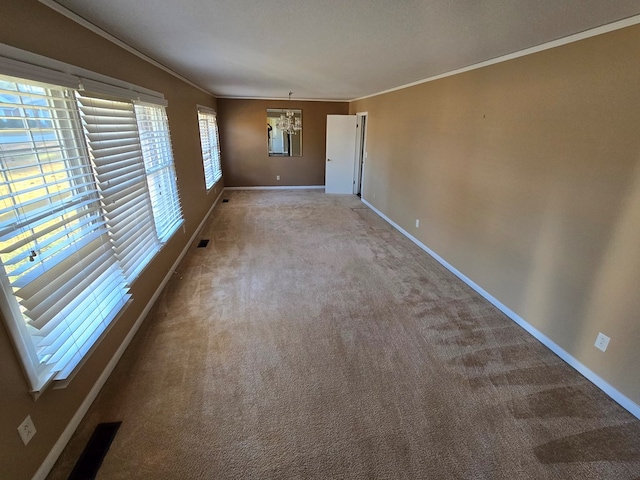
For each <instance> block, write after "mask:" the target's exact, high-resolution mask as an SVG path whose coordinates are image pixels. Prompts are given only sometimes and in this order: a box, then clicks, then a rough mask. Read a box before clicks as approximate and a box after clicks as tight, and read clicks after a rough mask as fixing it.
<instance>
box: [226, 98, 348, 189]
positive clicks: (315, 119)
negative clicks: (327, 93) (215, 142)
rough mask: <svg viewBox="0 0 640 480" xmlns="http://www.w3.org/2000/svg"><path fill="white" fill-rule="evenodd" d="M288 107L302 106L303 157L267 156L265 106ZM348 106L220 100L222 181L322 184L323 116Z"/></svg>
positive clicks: (228, 183) (234, 184)
mask: <svg viewBox="0 0 640 480" xmlns="http://www.w3.org/2000/svg"><path fill="white" fill-rule="evenodd" d="M287 107H291V108H299V109H302V135H303V136H302V157H270V156H269V155H268V153H267V108H287ZM348 110H349V104H348V103H346V102H302V101H296V100H291V102H289V101H288V100H282V101H279V100H236V99H226V98H220V99H218V118H219V123H220V149H221V151H222V169H223V171H224V178H225V185H226V186H229V187H240V186H242V187H246V186H265V185H270V186H285V185H324V169H325V146H326V145H325V143H326V130H327V115H330V114H337V115H341V114H342V115H346V114H347V113H348ZM277 175H280V181H278V180H276V176H277Z"/></svg>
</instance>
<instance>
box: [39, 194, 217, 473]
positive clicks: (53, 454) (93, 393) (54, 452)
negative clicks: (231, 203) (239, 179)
mask: <svg viewBox="0 0 640 480" xmlns="http://www.w3.org/2000/svg"><path fill="white" fill-rule="evenodd" d="M223 192H224V189H222V190H221V191H220V194H219V195H218V197H217V198H216V200H215V201H214V202H213V205H211V208H210V209H209V211H208V212H207V214H206V215H205V217H204V218H203V219H202V221H201V222H200V224H199V225H198V228H196V230H195V232H193V235H192V236H191V238H190V239H189V242H188V243H187V244H186V245H185V247H184V248H183V249H182V252H181V253H180V255H179V256H178V258H177V259H176V261H175V262H173V265H172V266H171V268H170V269H169V271H168V272H167V274H166V275H165V277H164V279H163V280H162V283H161V284H160V285H159V286H158V288H157V289H156V291H155V292H154V294H153V296H152V297H151V298H150V299H149V301H148V302H147V305H146V306H145V308H144V310H143V311H142V313H140V315H139V316H138V318H137V319H136V322H135V323H134V324H133V327H131V330H129V333H128V334H127V336H126V337H125V338H124V340H123V342H122V343H121V344H120V346H119V347H118V349H117V350H116V352H115V353H114V355H113V357H111V360H110V361H109V363H108V364H107V366H106V367H105V369H104V370H103V371H102V373H101V374H100V376H99V377H98V380H96V383H95V384H94V385H93V387H92V388H91V390H90V391H89V393H88V394H87V396H86V397H85V399H84V401H83V402H82V403H81V404H80V407H79V408H78V410H77V411H76V413H75V414H74V415H73V417H72V418H71V420H70V421H69V424H68V425H67V427H66V428H65V429H64V431H63V432H62V435H60V438H58V441H57V442H56V443H55V444H54V445H53V448H52V449H51V451H50V452H49V454H48V455H47V457H46V458H45V459H44V462H42V464H41V465H40V468H38V470H37V471H36V473H35V475H34V476H33V480H45V479H46V477H47V475H49V472H50V471H51V469H52V468H53V465H54V464H55V463H56V461H57V460H58V457H59V456H60V454H61V453H62V451H63V450H64V447H66V446H67V443H69V440H70V439H71V436H72V435H73V432H75V431H76V429H77V428H78V425H80V422H81V421H82V419H83V418H84V416H85V414H86V413H87V411H88V410H89V407H91V404H92V403H93V401H94V400H95V399H96V397H97V396H98V393H100V390H101V389H102V387H103V386H104V384H105V382H106V381H107V379H108V378H109V376H110V375H111V373H112V372H113V369H114V368H115V367H116V365H117V364H118V361H120V358H121V357H122V355H123V354H124V352H125V350H126V349H127V347H128V346H129V344H130V343H131V340H133V337H134V336H135V334H136V333H137V331H138V329H139V328H140V326H141V325H142V322H143V321H144V320H145V318H146V317H147V314H148V313H149V311H150V310H151V307H153V305H154V303H155V302H156V300H157V299H158V297H159V296H160V294H161V293H162V290H163V289H164V287H165V286H166V285H167V283H169V280H170V279H171V277H172V276H173V274H174V272H175V271H176V269H177V268H178V265H180V262H181V261H182V259H183V258H184V256H185V255H186V254H187V251H188V250H189V248H190V247H191V245H192V244H193V242H194V241H195V239H196V237H197V236H198V233H200V230H202V227H204V224H205V222H206V221H207V220H208V219H209V217H210V216H211V213H212V212H213V209H214V207H215V206H216V204H217V203H218V200H220V197H221V196H222V193H223Z"/></svg>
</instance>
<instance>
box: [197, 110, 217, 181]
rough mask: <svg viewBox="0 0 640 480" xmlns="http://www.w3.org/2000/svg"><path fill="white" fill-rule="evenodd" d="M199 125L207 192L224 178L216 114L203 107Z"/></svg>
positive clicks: (199, 113)
mask: <svg viewBox="0 0 640 480" xmlns="http://www.w3.org/2000/svg"><path fill="white" fill-rule="evenodd" d="M198 124H199V126H200V144H201V146H202V161H203V163H204V182H205V185H206V187H207V190H209V189H210V188H211V187H213V186H214V185H215V183H216V182H217V181H218V180H220V178H221V177H222V167H221V166H220V141H219V138H218V123H217V122H216V113H215V112H214V111H213V110H209V109H205V108H203V107H200V108H198Z"/></svg>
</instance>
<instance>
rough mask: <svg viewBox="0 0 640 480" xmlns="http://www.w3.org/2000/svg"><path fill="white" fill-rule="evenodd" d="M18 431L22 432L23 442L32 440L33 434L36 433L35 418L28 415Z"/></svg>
mask: <svg viewBox="0 0 640 480" xmlns="http://www.w3.org/2000/svg"><path fill="white" fill-rule="evenodd" d="M18 433H19V434H20V438H21V439H22V443H24V444H25V445H26V444H27V443H29V442H30V441H31V439H32V438H33V436H34V435H35V434H36V427H35V425H34V424H33V420H31V415H27V418H25V419H24V421H23V422H22V423H21V424H20V426H19V427H18Z"/></svg>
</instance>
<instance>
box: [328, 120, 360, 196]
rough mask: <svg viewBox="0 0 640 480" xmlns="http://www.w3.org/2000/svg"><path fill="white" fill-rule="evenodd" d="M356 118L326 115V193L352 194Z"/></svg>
mask: <svg viewBox="0 0 640 480" xmlns="http://www.w3.org/2000/svg"><path fill="white" fill-rule="evenodd" d="M355 156H356V116H355V115H327V159H326V160H327V161H326V162H325V164H326V169H325V187H324V190H325V192H326V193H346V194H349V193H353V173H354V165H355Z"/></svg>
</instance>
